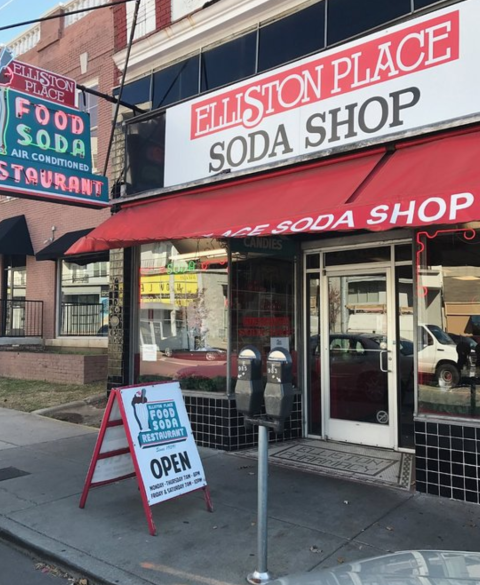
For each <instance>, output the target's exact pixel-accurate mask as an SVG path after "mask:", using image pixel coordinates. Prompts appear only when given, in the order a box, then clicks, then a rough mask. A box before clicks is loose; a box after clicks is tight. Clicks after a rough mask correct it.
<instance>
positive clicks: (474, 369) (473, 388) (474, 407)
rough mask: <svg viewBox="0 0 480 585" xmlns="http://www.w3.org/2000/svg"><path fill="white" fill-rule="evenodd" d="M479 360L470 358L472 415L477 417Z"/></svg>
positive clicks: (474, 357) (473, 357)
mask: <svg viewBox="0 0 480 585" xmlns="http://www.w3.org/2000/svg"><path fill="white" fill-rule="evenodd" d="M476 375H477V359H476V356H470V414H471V415H472V416H475V411H476V410H477V384H476Z"/></svg>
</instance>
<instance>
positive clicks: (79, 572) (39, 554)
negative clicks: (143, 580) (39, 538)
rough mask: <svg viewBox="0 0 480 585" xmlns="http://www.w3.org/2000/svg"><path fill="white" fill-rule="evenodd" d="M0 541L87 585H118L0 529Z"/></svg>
mask: <svg viewBox="0 0 480 585" xmlns="http://www.w3.org/2000/svg"><path fill="white" fill-rule="evenodd" d="M0 540H3V541H4V542H8V543H9V544H12V545H13V546H15V547H16V548H18V549H20V550H22V551H24V552H28V553H29V554H31V555H32V556H33V557H35V558H38V560H41V561H44V562H46V563H49V564H52V565H55V566H57V567H59V568H60V569H62V571H65V573H69V574H70V575H72V576H73V577H75V578H82V577H84V578H86V579H87V580H88V582H89V585H90V583H91V585H119V584H118V581H107V580H105V579H103V578H102V577H98V575H94V574H93V573H91V572H90V571H88V569H83V568H79V567H78V566H77V565H75V564H74V563H68V562H66V561H65V560H64V559H62V558H61V557H60V556H59V555H56V554H54V553H52V552H51V551H49V550H47V549H46V548H44V547H42V546H39V545H37V544H32V543H31V542H29V541H27V540H25V539H23V538H20V537H19V536H17V535H16V534H13V533H12V532H10V531H9V530H5V529H4V528H1V527H0Z"/></svg>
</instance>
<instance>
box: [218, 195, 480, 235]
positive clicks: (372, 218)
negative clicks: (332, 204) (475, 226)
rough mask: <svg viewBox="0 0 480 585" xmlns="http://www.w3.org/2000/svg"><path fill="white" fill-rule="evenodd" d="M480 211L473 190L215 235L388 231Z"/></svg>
mask: <svg viewBox="0 0 480 585" xmlns="http://www.w3.org/2000/svg"><path fill="white" fill-rule="evenodd" d="M479 213H480V200H479V198H477V201H476V200H475V196H474V195H473V194H472V193H456V194H454V195H446V196H437V197H427V198H419V199H413V200H410V199H408V200H405V201H402V202H399V203H380V204H378V205H363V206H361V205H359V206H358V207H354V208H351V209H345V207H344V206H342V207H341V208H340V209H338V210H333V211H332V213H324V214H321V215H316V216H315V215H310V216H308V215H305V216H298V215H296V216H292V217H291V219H284V220H283V221H280V222H279V223H271V224H267V223H264V224H262V225H257V226H255V225H250V226H243V227H239V228H237V227H235V228H233V229H229V230H226V231H225V232H223V233H222V234H219V235H217V234H215V236H214V237H224V238H227V237H228V238H230V237H244V236H248V235H249V234H252V233H254V234H260V233H261V234H263V235H269V234H272V235H277V234H283V235H291V234H298V233H304V232H306V233H321V232H324V231H337V230H359V229H368V230H371V231H385V230H390V229H393V228H399V227H416V226H425V225H432V224H448V223H466V222H468V221H472V218H475V217H478V215H479Z"/></svg>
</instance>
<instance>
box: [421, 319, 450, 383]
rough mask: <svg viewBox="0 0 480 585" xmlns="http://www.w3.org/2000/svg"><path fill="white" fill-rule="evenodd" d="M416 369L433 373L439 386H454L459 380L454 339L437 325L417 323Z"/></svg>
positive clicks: (423, 372)
mask: <svg viewBox="0 0 480 585" xmlns="http://www.w3.org/2000/svg"><path fill="white" fill-rule="evenodd" d="M418 329H419V332H418V333H419V335H418V342H419V348H418V349H419V351H418V371H419V372H421V373H422V374H431V375H435V378H436V379H437V381H438V385H439V386H441V387H450V386H456V385H457V384H458V382H459V380H460V372H459V370H458V366H457V360H458V354H457V345H456V343H455V341H453V339H452V338H451V337H450V336H449V335H448V333H446V332H445V331H444V330H443V329H442V328H441V327H439V326H438V325H419V326H418Z"/></svg>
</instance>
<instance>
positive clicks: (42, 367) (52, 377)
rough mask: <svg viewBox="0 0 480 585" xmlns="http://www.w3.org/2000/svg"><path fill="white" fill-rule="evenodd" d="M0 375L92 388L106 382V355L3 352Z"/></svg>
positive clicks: (0, 355)
mask: <svg viewBox="0 0 480 585" xmlns="http://www.w3.org/2000/svg"><path fill="white" fill-rule="evenodd" d="M0 372H1V375H2V376H4V377H6V378H16V379H21V380H41V381H45V382H53V383H63V382H68V383H69V384H90V383H92V382H102V381H104V380H106V379H107V355H106V354H102V355H69V354H58V353H40V352H32V353H29V352H25V351H22V352H14V351H0Z"/></svg>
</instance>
